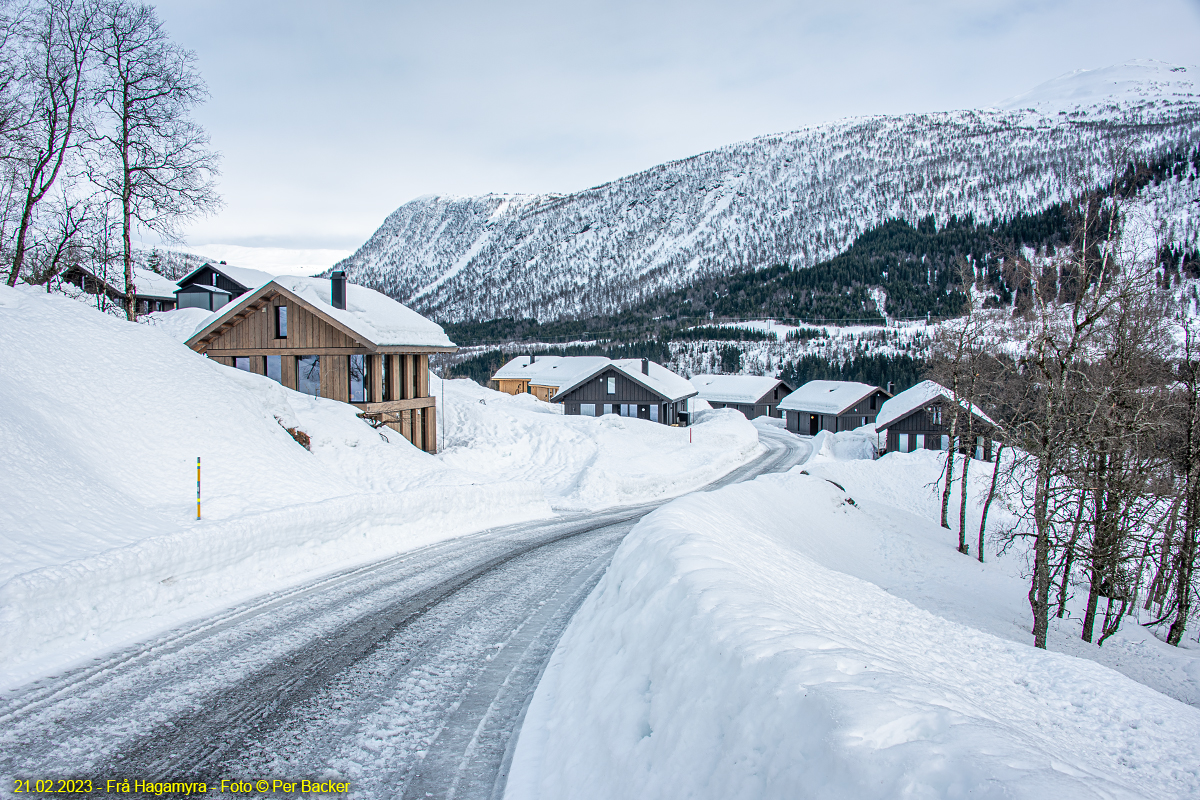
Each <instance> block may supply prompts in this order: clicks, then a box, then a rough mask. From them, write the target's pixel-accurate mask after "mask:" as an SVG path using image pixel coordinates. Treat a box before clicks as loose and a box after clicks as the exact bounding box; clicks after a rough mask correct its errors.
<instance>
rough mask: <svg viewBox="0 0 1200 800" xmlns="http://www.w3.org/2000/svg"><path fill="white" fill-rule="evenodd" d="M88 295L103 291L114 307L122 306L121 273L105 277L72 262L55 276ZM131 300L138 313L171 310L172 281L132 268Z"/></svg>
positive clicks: (173, 304) (173, 301)
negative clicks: (115, 278)
mask: <svg viewBox="0 0 1200 800" xmlns="http://www.w3.org/2000/svg"><path fill="white" fill-rule="evenodd" d="M59 280H60V281H61V282H62V283H68V284H71V285H72V286H75V287H76V288H78V289H80V290H82V291H83V292H86V293H87V294H91V295H100V294H103V295H104V296H105V297H107V298H108V300H109V302H110V303H112V304H113V305H115V306H124V305H125V289H124V288H123V287H124V284H125V278H124V273H121V277H120V278H119V279H118V280H115V281H109V280H106V279H104V278H102V277H100V276H98V275H97V274H96V273H94V272H92V271H91V270H90V269H87V268H86V267H83V266H79V265H75V266H72V267H70V268H69V269H67V270H66V271H64V272H63V274H62V275H61V276H60V277H59ZM133 303H134V309H135V311H136V313H138V314H151V313H153V312H155V311H173V310H174V309H175V283H174V282H173V281H172V280H171V279H170V278H164V277H163V276H162V275H159V274H158V273H157V272H155V271H154V270H151V269H146V268H144V267H134V268H133Z"/></svg>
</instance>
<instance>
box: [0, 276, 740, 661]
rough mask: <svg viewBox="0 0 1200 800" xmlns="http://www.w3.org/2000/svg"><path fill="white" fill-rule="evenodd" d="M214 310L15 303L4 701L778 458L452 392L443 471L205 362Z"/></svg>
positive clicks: (1, 514) (709, 432) (2, 556)
mask: <svg viewBox="0 0 1200 800" xmlns="http://www.w3.org/2000/svg"><path fill="white" fill-rule="evenodd" d="M197 316H199V314H198V312H196V311H195V310H190V309H189V310H186V311H184V312H170V313H168V314H165V315H153V317H154V319H152V322H153V323H155V324H147V325H132V324H129V323H127V322H124V321H121V320H118V319H115V318H113V317H111V316H109V315H106V314H102V313H100V312H98V311H96V310H94V309H90V308H88V307H87V306H85V305H83V304H81V303H79V302H77V301H75V300H72V299H69V298H65V297H62V296H58V295H46V294H44V293H41V292H38V291H36V290H23V289H9V288H7V287H0V364H3V371H4V380H3V381H0V408H2V409H3V410H4V414H3V415H2V416H0V452H2V453H3V454H4V456H3V457H4V464H5V480H4V481H3V482H2V483H0V543H2V544H3V548H2V550H0V631H2V632H3V636H2V637H0V685H2V684H11V683H14V682H19V681H20V680H22V679H24V678H25V677H27V676H30V675H33V674H37V673H38V672H39V671H42V670H45V669H48V668H51V667H55V666H57V665H58V664H61V663H64V662H65V661H67V660H71V659H75V658H80V657H83V656H84V655H86V654H89V653H92V652H96V651H99V650H102V649H105V648H107V647H110V646H113V645H115V644H117V643H119V642H122V641H127V640H129V639H131V638H133V637H136V636H139V635H143V634H145V633H147V632H150V631H153V630H158V629H161V628H162V627H164V626H165V625H168V624H172V623H173V622H174V621H178V620H182V619H186V618H190V617H194V616H198V615H200V614H203V613H205V612H206V611H211V610H213V609H216V608H220V607H224V606H226V605H228V604H229V603H231V602H237V601H238V600H239V599H240V598H245V597H250V596H254V595H258V594H261V593H263V592H266V591H269V590H272V589H274V588H277V587H280V586H284V585H289V584H293V583H296V582H299V581H301V580H304V579H306V578H308V577H311V576H315V575H317V574H320V573H323V572H328V571H331V570H334V569H339V568H342V567H346V566H350V565H352V564H355V563H362V562H366V561H370V560H375V559H378V558H383V557H386V556H389V555H392V554H395V553H397V552H402V551H405V550H409V549H412V548H415V547H419V546H422V545H424V544H427V543H430V542H433V541H437V540H439V539H444V538H447V537H451V536H457V535H462V534H464V533H470V532H473V531H478V530H482V529H484V528H488V527H494V526H498V525H504V524H508V523H515V522H519V521H523V520H530V519H538V518H545V517H549V516H552V515H553V514H554V513H555V509H579V510H585V509H596V508H602V507H608V506H612V505H618V504H623V503H629V502H642V501H647V500H653V499H658V498H662V497H670V496H673V495H676V494H680V493H682V492H686V491H689V490H691V489H693V488H695V487H697V486H699V485H702V484H705V483H708V482H709V481H711V480H713V479H714V478H717V477H719V476H720V475H721V474H723V473H724V472H727V471H729V470H730V469H732V468H734V467H736V466H738V465H739V464H741V463H744V462H745V461H746V460H748V459H750V458H752V457H753V456H755V455H756V454H757V453H758V452H759V444H758V438H757V433H756V432H755V429H754V428H753V426H751V425H750V424H749V423H747V422H746V421H745V420H744V419H743V418H742V417H741V416H740V415H737V414H734V413H730V412H711V413H710V414H709V415H708V417H707V418H704V419H701V420H700V421H699V423H698V424H697V425H696V426H694V431H693V434H692V436H693V438H694V442H693V443H692V444H689V443H688V441H687V437H688V431H687V430H680V429H668V428H665V427H664V426H661V425H657V424H655V423H650V422H647V421H641V420H635V419H619V418H611V419H591V418H582V417H578V418H565V417H562V416H560V415H558V414H556V413H554V412H553V409H551V408H550V407H549V406H548V405H547V404H544V403H538V402H536V401H533V400H532V399H531V398H524V397H522V398H511V397H508V396H507V395H502V394H499V393H497V392H492V391H489V390H486V389H481V388H479V387H478V386H476V385H475V384H473V383H471V382H469V381H449V382H447V384H446V386H445V387H444V391H443V387H442V386H441V385H440V383H438V382H437V381H436V380H435V381H433V384H434V385H433V390H434V393H435V394H436V395H437V397H438V402H439V414H440V415H441V416H442V417H443V419H444V420H445V434H446V435H445V441H444V442H443V443H442V444H443V447H444V448H445V452H444V453H443V454H441V455H438V456H432V455H429V454H426V453H423V452H420V451H419V450H417V449H416V448H414V447H412V445H410V444H409V443H408V442H406V441H405V440H404V439H403V438H402V437H401V436H400V435H399V434H397V433H395V432H393V431H390V430H389V429H386V428H385V429H380V430H375V429H373V428H371V427H370V426H369V425H368V424H367V423H365V422H363V421H362V420H360V419H358V418H357V417H356V415H355V409H354V408H353V407H351V406H349V405H346V404H342V403H337V402H333V401H329V400H324V399H320V398H313V397H309V396H307V395H303V394H300V393H297V392H294V391H291V390H287V389H284V388H283V387H281V386H280V385H278V384H277V383H275V382H273V381H271V380H268V379H266V378H264V377H261V376H257V375H252V374H249V373H246V372H241V371H238V370H234V369H229V368H227V367H222V366H219V365H217V364H215V363H213V362H211V361H209V360H208V359H206V358H203V357H201V356H199V355H197V354H195V353H193V352H192V351H191V350H189V349H188V348H186V347H184V346H183V345H182V344H181V343H180V341H179V340H180V339H182V338H186V336H187V335H188V334H189V333H190V332H191V331H192V330H194V328H195V325H196V322H197V321H198V320H197V319H196V317H197ZM443 400H444V406H443ZM481 401H482V402H481ZM288 428H292V429H298V430H301V431H304V432H305V433H307V434H308V435H309V436H310V437H311V452H310V451H309V450H306V449H305V448H304V447H302V446H301V445H300V444H298V443H297V441H296V440H295V439H294V438H293V437H292V435H291V434H289V432H288V431H287V429H288ZM197 457H200V458H201V461H202V469H203V472H202V481H203V484H202V485H203V519H202V520H200V521H197V520H196V506H195V503H196V497H195V493H196V458H197Z"/></svg>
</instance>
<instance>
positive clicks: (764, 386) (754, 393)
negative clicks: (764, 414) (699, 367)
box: [692, 375, 787, 405]
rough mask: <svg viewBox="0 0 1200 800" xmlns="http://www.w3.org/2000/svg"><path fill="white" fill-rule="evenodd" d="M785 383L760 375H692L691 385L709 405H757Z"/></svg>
mask: <svg viewBox="0 0 1200 800" xmlns="http://www.w3.org/2000/svg"><path fill="white" fill-rule="evenodd" d="M780 384H783V385H784V386H785V387H786V386H787V384H786V383H783V381H781V380H779V378H771V377H763V376H760V375H693V376H692V385H693V386H695V387H696V391H697V392H698V393H699V395H700V397H701V398H702V399H704V400H707V401H709V402H710V403H742V404H746V405H751V404H754V403H757V402H758V401H759V400H761V399H762V398H763V396H764V395H766V394H767V392H770V391H772V390H773V389H774V388H775V387H776V386H779V385H780Z"/></svg>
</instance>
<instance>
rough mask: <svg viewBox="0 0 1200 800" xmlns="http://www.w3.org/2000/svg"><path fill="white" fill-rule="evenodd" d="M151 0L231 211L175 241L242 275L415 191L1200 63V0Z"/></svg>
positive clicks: (336, 245) (551, 179)
mask: <svg viewBox="0 0 1200 800" xmlns="http://www.w3.org/2000/svg"><path fill="white" fill-rule="evenodd" d="M156 6H157V8H158V11H159V14H160V16H161V17H162V18H163V20H164V21H165V23H166V26H167V29H168V32H169V33H170V35H171V36H172V38H173V39H175V40H176V41H177V42H179V43H181V44H182V45H183V46H185V47H187V48H190V49H192V50H194V51H195V52H196V54H197V56H198V59H199V66H200V71H201V73H202V74H203V76H204V78H205V79H206V81H207V82H208V86H209V89H210V91H211V94H212V97H211V99H210V100H209V101H208V102H207V103H206V104H205V105H204V106H202V107H201V108H200V109H199V110H198V111H197V117H198V119H199V120H200V122H201V123H202V124H203V125H204V126H205V127H206V129H207V130H208V131H209V133H210V135H211V137H212V143H213V146H214V147H215V149H217V150H218V151H220V152H221V153H222V154H223V157H224V158H223V166H222V176H221V178H220V189H221V193H222V196H223V197H224V200H225V208H224V210H223V211H221V212H220V213H219V214H217V215H216V216H213V217H210V218H207V219H204V220H201V221H199V222H197V223H196V224H194V225H192V226H191V227H190V228H189V229H188V230H187V247H186V249H190V250H193V251H196V252H202V253H205V254H206V255H213V256H218V255H219V256H220V257H225V254H228V255H229V259H228V260H229V261H230V263H244V264H246V265H247V266H250V265H252V262H255V263H261V264H265V263H266V262H265V261H263V260H262V259H264V258H266V259H268V260H270V259H273V260H274V261H273V262H272V263H274V262H278V263H280V264H282V263H286V262H289V260H290V261H291V262H295V263H305V264H307V263H312V264H317V265H323V266H325V265H327V263H324V262H330V263H331V262H332V260H333V259H334V258H335V257H336V256H337V255H338V253H339V252H342V251H349V250H354V249H356V248H357V247H358V246H359V245H361V244H362V243H363V242H364V241H365V240H366V238H367V237H368V236H370V234H371V233H372V232H373V231H374V230H375V229H376V228H377V227H378V226H379V224H380V223H381V222H382V221H383V219H384V217H386V216H387V215H388V214H389V213H391V212H392V211H393V210H395V209H396V208H397V207H398V206H399V205H401V204H402V203H404V202H406V201H408V200H411V199H413V198H415V197H418V196H420V195H423V194H456V195H467V194H480V193H485V192H547V191H559V192H570V191H575V190H578V189H584V188H587V187H589V186H594V185H596V184H599V183H603V182H605V181H608V180H611V179H614V178H618V177H620V176H622V175H626V174H629V173H631V172H635V171H638V170H641V169H644V168H647V167H650V166H653V165H655V164H658V163H661V162H663V161H667V160H670V159H673V158H681V157H685V156H689V155H693V154H695V153H698V152H702V151H704V150H708V149H711V148H713V147H718V146H720V145H723V144H728V143H731V142H735V141H739V140H743V139H748V138H751V137H753V136H758V135H761V134H766V133H774V132H779V131H786V130H793V129H796V128H800V127H804V126H806V125H812V124H817V123H821V122H829V121H833V120H836V119H840V118H843V117H847V116H857V115H865V114H876V113H904V112H909V111H943V110H950V109H958V108H977V107H982V106H986V105H988V104H991V103H994V102H997V101H999V100H1002V99H1004V98H1006V97H1009V96H1012V95H1015V94H1019V93H1021V92H1023V91H1026V90H1028V89H1031V88H1033V86H1035V85H1037V84H1039V83H1042V82H1043V81H1046V80H1049V79H1050V78H1053V77H1056V76H1058V75H1060V74H1062V73H1064V72H1067V71H1070V70H1074V69H1080V68H1095V67H1102V66H1108V65H1110V64H1116V63H1120V62H1122V61H1126V60H1128V59H1132V58H1155V59H1159V60H1162V61H1169V62H1174V63H1180V64H1195V63H1197V62H1200V0H1137V1H1136V2H1133V1H1131V0H1122V1H1120V2H1117V1H1116V0H1061V1H1059V2H1056V1H1055V0H1049V1H1048V2H1032V1H1028V2H1027V1H1025V0H984V1H983V2H968V3H964V2H953V1H952V0H930V2H914V3H904V2H897V1H896V0H859V1H858V2H845V1H843V2H837V3H830V2H825V3H807V2H774V1H772V0H763V1H761V2H755V1H753V0H740V2H736V3H732V2H731V3H716V2H708V1H707V0H687V1H686V2H674V1H673V0H670V1H666V2H655V1H654V0H638V1H637V2H570V0H545V1H542V0H508V2H495V0H492V1H491V2H460V1H457V0H440V1H438V0H434V1H432V2H431V1H430V0H424V2H420V3H414V2H363V1H356V0H342V2H340V3H331V2H329V0H321V1H320V2H310V1H309V0H288V1H287V2H266V1H265V0H258V1H256V0H236V2H235V1H234V0H208V1H205V0H161V1H160V2H158V3H156ZM221 246H224V247H223V248H222V247H221ZM245 248H271V249H269V250H267V249H260V250H246V249H245ZM293 251H297V252H293ZM299 251H307V252H299Z"/></svg>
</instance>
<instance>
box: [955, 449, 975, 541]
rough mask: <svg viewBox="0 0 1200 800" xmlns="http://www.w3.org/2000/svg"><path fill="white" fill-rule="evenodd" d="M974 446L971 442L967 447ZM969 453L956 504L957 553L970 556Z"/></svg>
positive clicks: (965, 459)
mask: <svg viewBox="0 0 1200 800" xmlns="http://www.w3.org/2000/svg"><path fill="white" fill-rule="evenodd" d="M972 445H974V440H972V441H971V442H970V443H969V444H968V447H970V446H972ZM971 455H972V454H971V453H967V456H966V458H964V459H963V473H962V487H961V489H960V491H959V503H958V552H960V553H962V554H963V555H970V553H971V546H970V545H969V544H967V476H968V475H970V472H971Z"/></svg>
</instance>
